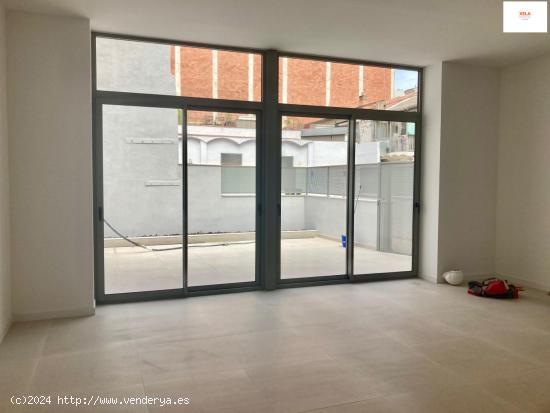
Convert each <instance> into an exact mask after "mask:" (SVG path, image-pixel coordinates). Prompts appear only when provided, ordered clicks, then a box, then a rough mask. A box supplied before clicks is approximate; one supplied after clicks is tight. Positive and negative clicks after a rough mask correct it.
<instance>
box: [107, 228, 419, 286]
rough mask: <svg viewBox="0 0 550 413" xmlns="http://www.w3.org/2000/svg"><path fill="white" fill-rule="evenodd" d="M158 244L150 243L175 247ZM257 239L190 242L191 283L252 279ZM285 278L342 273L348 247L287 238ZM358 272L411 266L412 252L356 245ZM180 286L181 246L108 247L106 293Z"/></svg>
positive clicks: (283, 263)
mask: <svg viewBox="0 0 550 413" xmlns="http://www.w3.org/2000/svg"><path fill="white" fill-rule="evenodd" d="M173 247H174V245H158V246H154V247H152V248H155V249H165V248H173ZM255 247H256V245H255V243H254V242H232V243H227V244H223V245H222V244H219V243H218V244H213V243H209V244H208V243H200V244H191V246H190V248H189V250H188V260H189V264H188V267H189V276H188V285H189V286H198V285H211V284H221V283H234V282H243V281H254V276H255V275H254V274H255V268H254V266H255V264H254V263H255V260H254V255H255ZM281 248H282V249H281V256H282V259H281V272H282V274H283V275H282V277H283V278H297V277H315V276H328V275H339V274H344V273H345V270H346V267H345V249H344V248H342V246H341V244H340V243H339V242H337V241H334V240H330V239H326V238H321V237H314V238H301V239H283V240H282V245H281ZM354 257H355V263H354V266H355V269H356V272H357V273H364V274H368V273H381V272H395V271H408V270H410V269H411V257H410V256H407V255H401V254H392V253H386V252H380V251H375V250H372V249H368V248H363V247H358V246H356V247H355V251H354ZM181 287H182V250H167V251H156V252H151V251H147V250H144V249H142V248H138V247H116V248H105V292H106V293H107V294H112V293H121V292H133V291H151V290H163V289H172V288H181Z"/></svg>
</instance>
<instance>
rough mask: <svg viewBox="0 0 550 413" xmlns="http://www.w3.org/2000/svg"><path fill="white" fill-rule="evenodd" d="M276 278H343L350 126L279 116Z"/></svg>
mask: <svg viewBox="0 0 550 413" xmlns="http://www.w3.org/2000/svg"><path fill="white" fill-rule="evenodd" d="M281 126H282V127H281V130H282V137H281V139H282V142H281V146H282V153H281V156H282V158H281V160H282V163H281V166H282V168H281V278H282V279H292V278H307V277H323V276H334V275H344V274H346V248H345V245H346V243H347V234H346V208H347V206H346V203H347V173H348V171H347V170H348V138H349V122H348V121H347V120H345V119H324V118H307V117H299V116H283V117H282V125H281Z"/></svg>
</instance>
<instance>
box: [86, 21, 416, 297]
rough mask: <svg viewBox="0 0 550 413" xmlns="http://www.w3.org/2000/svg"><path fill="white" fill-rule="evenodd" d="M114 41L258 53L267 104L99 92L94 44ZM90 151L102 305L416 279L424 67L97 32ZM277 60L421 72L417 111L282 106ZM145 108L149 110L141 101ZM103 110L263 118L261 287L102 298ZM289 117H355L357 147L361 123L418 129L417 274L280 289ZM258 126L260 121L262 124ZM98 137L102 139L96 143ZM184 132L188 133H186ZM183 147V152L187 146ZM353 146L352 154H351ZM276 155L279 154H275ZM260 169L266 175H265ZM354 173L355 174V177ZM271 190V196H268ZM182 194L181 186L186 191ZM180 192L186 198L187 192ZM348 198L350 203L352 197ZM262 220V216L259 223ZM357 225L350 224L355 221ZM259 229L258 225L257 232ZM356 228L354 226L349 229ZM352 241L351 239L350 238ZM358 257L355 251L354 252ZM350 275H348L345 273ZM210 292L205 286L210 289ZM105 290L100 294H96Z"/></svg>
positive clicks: (350, 264) (310, 280)
mask: <svg viewBox="0 0 550 413" xmlns="http://www.w3.org/2000/svg"><path fill="white" fill-rule="evenodd" d="M97 38H111V39H118V40H125V41H141V42H150V43H158V44H166V45H174V46H188V47H198V48H210V49H216V50H228V51H235V52H244V53H255V54H259V55H261V57H262V73H263V76H262V101H260V102H247V101H237V100H224V99H211V98H192V97H184V96H170V95H158V94H144V93H127V92H113V91H102V90H98V89H97V73H96V39H97ZM91 42H92V119H93V121H92V145H93V168H94V170H93V176H94V191H93V202H94V217H93V222H94V263H95V271H94V274H95V276H94V279H95V284H96V285H95V291H96V301H97V303H98V304H102V303H110V302H113V303H114V302H126V301H142V300H150V299H161V298H175V297H186V296H192V295H205V294H217V293H228V292H239V291H250V290H257V289H266V290H271V289H275V288H287V287H301V286H309V285H327V284H336V283H342V282H350V281H361V282H362V281H378V280H391V279H400V278H412V277H417V276H418V255H419V236H420V234H419V229H420V225H419V216H420V169H421V161H420V155H421V141H422V103H423V99H422V97H423V96H422V95H423V93H424V89H423V68H422V67H418V66H412V65H403V64H395V63H385V62H376V61H368V60H361V59H349V58H339V57H333V56H323V55H312V54H301V53H294V52H284V51H277V50H268V49H257V48H247V47H235V46H227V45H219V44H207V43H197V42H185V41H178V40H173V39H162V38H152V37H144V36H133V35H125V34H114V33H107V32H92V36H91ZM279 57H289V58H297V59H310V60H319V61H325V62H326V61H330V62H335V63H347V64H357V65H365V66H373V67H380V68H390V69H402V70H411V71H415V72H417V73H418V91H419V93H418V97H417V99H418V103H417V112H403V111H389V110H375V109H363V108H342V107H326V106H310V105H295V104H282V103H279V101H278V59H279ZM145 101H146V102H148V104H145V103H143V102H145ZM102 104H119V105H128V106H149V107H166V108H174V109H184V107H185V106H186V105H187V107H191V106H196V107H215V108H217V109H218V110H219V111H220V112H223V111H226V112H229V111H231V110H233V111H235V112H240V113H251V111H259V113H260V116H259V117H257V125H256V126H257V130H258V126H259V125H260V128H259V130H260V131H261V135H257V138H258V136H261V138H260V139H258V141H257V145H261V149H260V152H261V153H259V155H260V157H258V148H257V162H256V168H257V171H256V183H257V184H256V186H257V193H256V199H257V202H258V200H259V202H260V204H261V205H260V207H259V208H258V210H257V217H256V220H257V223H256V225H257V227H256V231H257V232H258V231H261V233H262V236H261V237H260V238H258V236H257V244H256V251H257V252H256V254H257V257H258V253H259V257H260V259H258V258H257V259H256V266H257V275H256V277H257V280H258V273H259V277H260V278H259V285H255V286H253V287H241V286H238V287H235V285H232V286H230V287H229V288H226V289H223V288H222V289H220V288H214V287H216V286H213V287H212V288H211V287H208V288H204V289H201V290H200V291H184V289H183V288H182V289H181V290H180V289H178V290H160V291H150V292H144V293H139V292H138V293H121V294H116V296H115V295H111V294H110V295H105V294H104V290H103V286H104V284H103V282H104V280H103V276H104V274H103V225H99V224H102V222H99V220H98V217H99V218H102V217H101V214H102V210H101V208H100V206H102V202H103V199H102V198H103V180H102V179H103V169H102V137H101V131H102V125H101V121H102V118H101V110H98V107H99V108H101V105H102ZM284 111H288V112H292V113H293V114H296V115H300V114H303V115H306V114H307V113H311V112H314V113H317V114H320V115H322V116H326V115H327V116H330V115H336V116H338V117H340V118H341V117H348V116H349V117H350V119H351V121H350V129H351V130H352V133H353V137H352V138H353V141H355V127H356V122H355V120H357V119H369V120H387V121H401V122H414V123H415V125H416V133H415V165H414V213H413V244H412V250H413V251H412V269H411V271H406V272H397V273H395V272H394V273H380V274H359V275H355V274H353V271H351V274H348V275H349V276H347V277H346V278H344V279H339V278H336V279H334V278H332V279H331V277H322V279H319V280H316V279H314V278H308V279H307V280H304V281H302V282H300V281H299V280H298V281H296V282H291V283H285V282H284V283H280V282H278V280H279V279H280V241H281V239H280V237H281V232H280V230H281V222H280V208H281V205H280V200H281V193H280V184H281V182H280V172H281V165H280V163H281V142H280V140H281V139H280V122H278V119H279V114H280V113H281V112H284ZM258 119H261V120H260V121H258ZM98 133H99V139H98ZM182 133H183V131H182ZM349 141H350V142H349V145H350V147H349V148H348V157H350V155H351V154H352V153H353V152H352V151H354V145H352V142H351V139H350V140H349ZM183 146H186V145H182V147H183ZM351 146H353V147H351ZM273 154H275V155H273ZM349 159H350V160H352V162H348V205H347V206H348V208H347V214H349V213H350V212H349V209H350V208H351V207H350V203H351V204H353V199H354V190H355V188H354V187H352V186H351V185H353V180H354V179H355V173H354V168H355V159H354V157H350V158H349ZM260 169H261V170H260ZM350 169H351V170H350ZM269 186H271V188H270V190H267V189H266V188H268V187H269ZM182 187H183V185H182ZM182 192H183V191H182ZM349 194H351V195H352V196H351V197H350V196H349ZM258 214H260V217H259V220H258ZM351 221H352V220H351ZM258 224H259V225H258ZM350 225H351V227H350ZM352 226H353V225H352V222H350V220H349V219H347V227H348V228H347V230H348V245H352V246H353V227H352ZM350 236H351V239H350ZM351 250H353V247H352V248H351ZM346 264H347V268H348V269H349V268H351V269H352V267H353V251H352V252H351V253H348V254H347V260H346ZM347 271H349V270H347ZM205 287H207V286H205ZM99 290H101V291H99Z"/></svg>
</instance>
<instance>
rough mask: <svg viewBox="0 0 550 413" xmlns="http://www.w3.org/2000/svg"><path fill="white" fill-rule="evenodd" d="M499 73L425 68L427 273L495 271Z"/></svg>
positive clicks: (423, 238) (423, 262)
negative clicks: (457, 269)
mask: <svg viewBox="0 0 550 413" xmlns="http://www.w3.org/2000/svg"><path fill="white" fill-rule="evenodd" d="M498 116H499V72H498V71H497V70H494V69H488V68H482V67H477V66H471V65H464V64H459V63H452V62H443V63H442V64H438V65H433V66H430V67H428V68H427V69H426V71H425V96H424V123H423V127H424V131H423V139H424V140H423V142H422V188H421V217H420V225H421V231H420V276H421V277H423V278H426V279H429V280H433V281H441V279H442V277H441V275H442V273H443V272H445V271H448V270H451V269H456V268H459V269H462V270H463V271H464V272H465V275H466V276H467V277H469V278H479V277H485V276H488V275H491V274H493V273H494V257H495V231H496V221H495V211H496V181H497V179H496V170H497V147H498Z"/></svg>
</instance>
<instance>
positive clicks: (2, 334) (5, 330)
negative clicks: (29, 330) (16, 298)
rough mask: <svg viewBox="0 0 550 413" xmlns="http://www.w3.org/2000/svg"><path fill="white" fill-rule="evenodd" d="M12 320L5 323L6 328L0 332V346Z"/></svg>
mask: <svg viewBox="0 0 550 413" xmlns="http://www.w3.org/2000/svg"><path fill="white" fill-rule="evenodd" d="M11 323H12V320H9V321H8V322H7V323H6V326H5V327H4V329H3V330H2V331H0V344H2V341H4V337H6V334H8V331H10V327H11Z"/></svg>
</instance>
